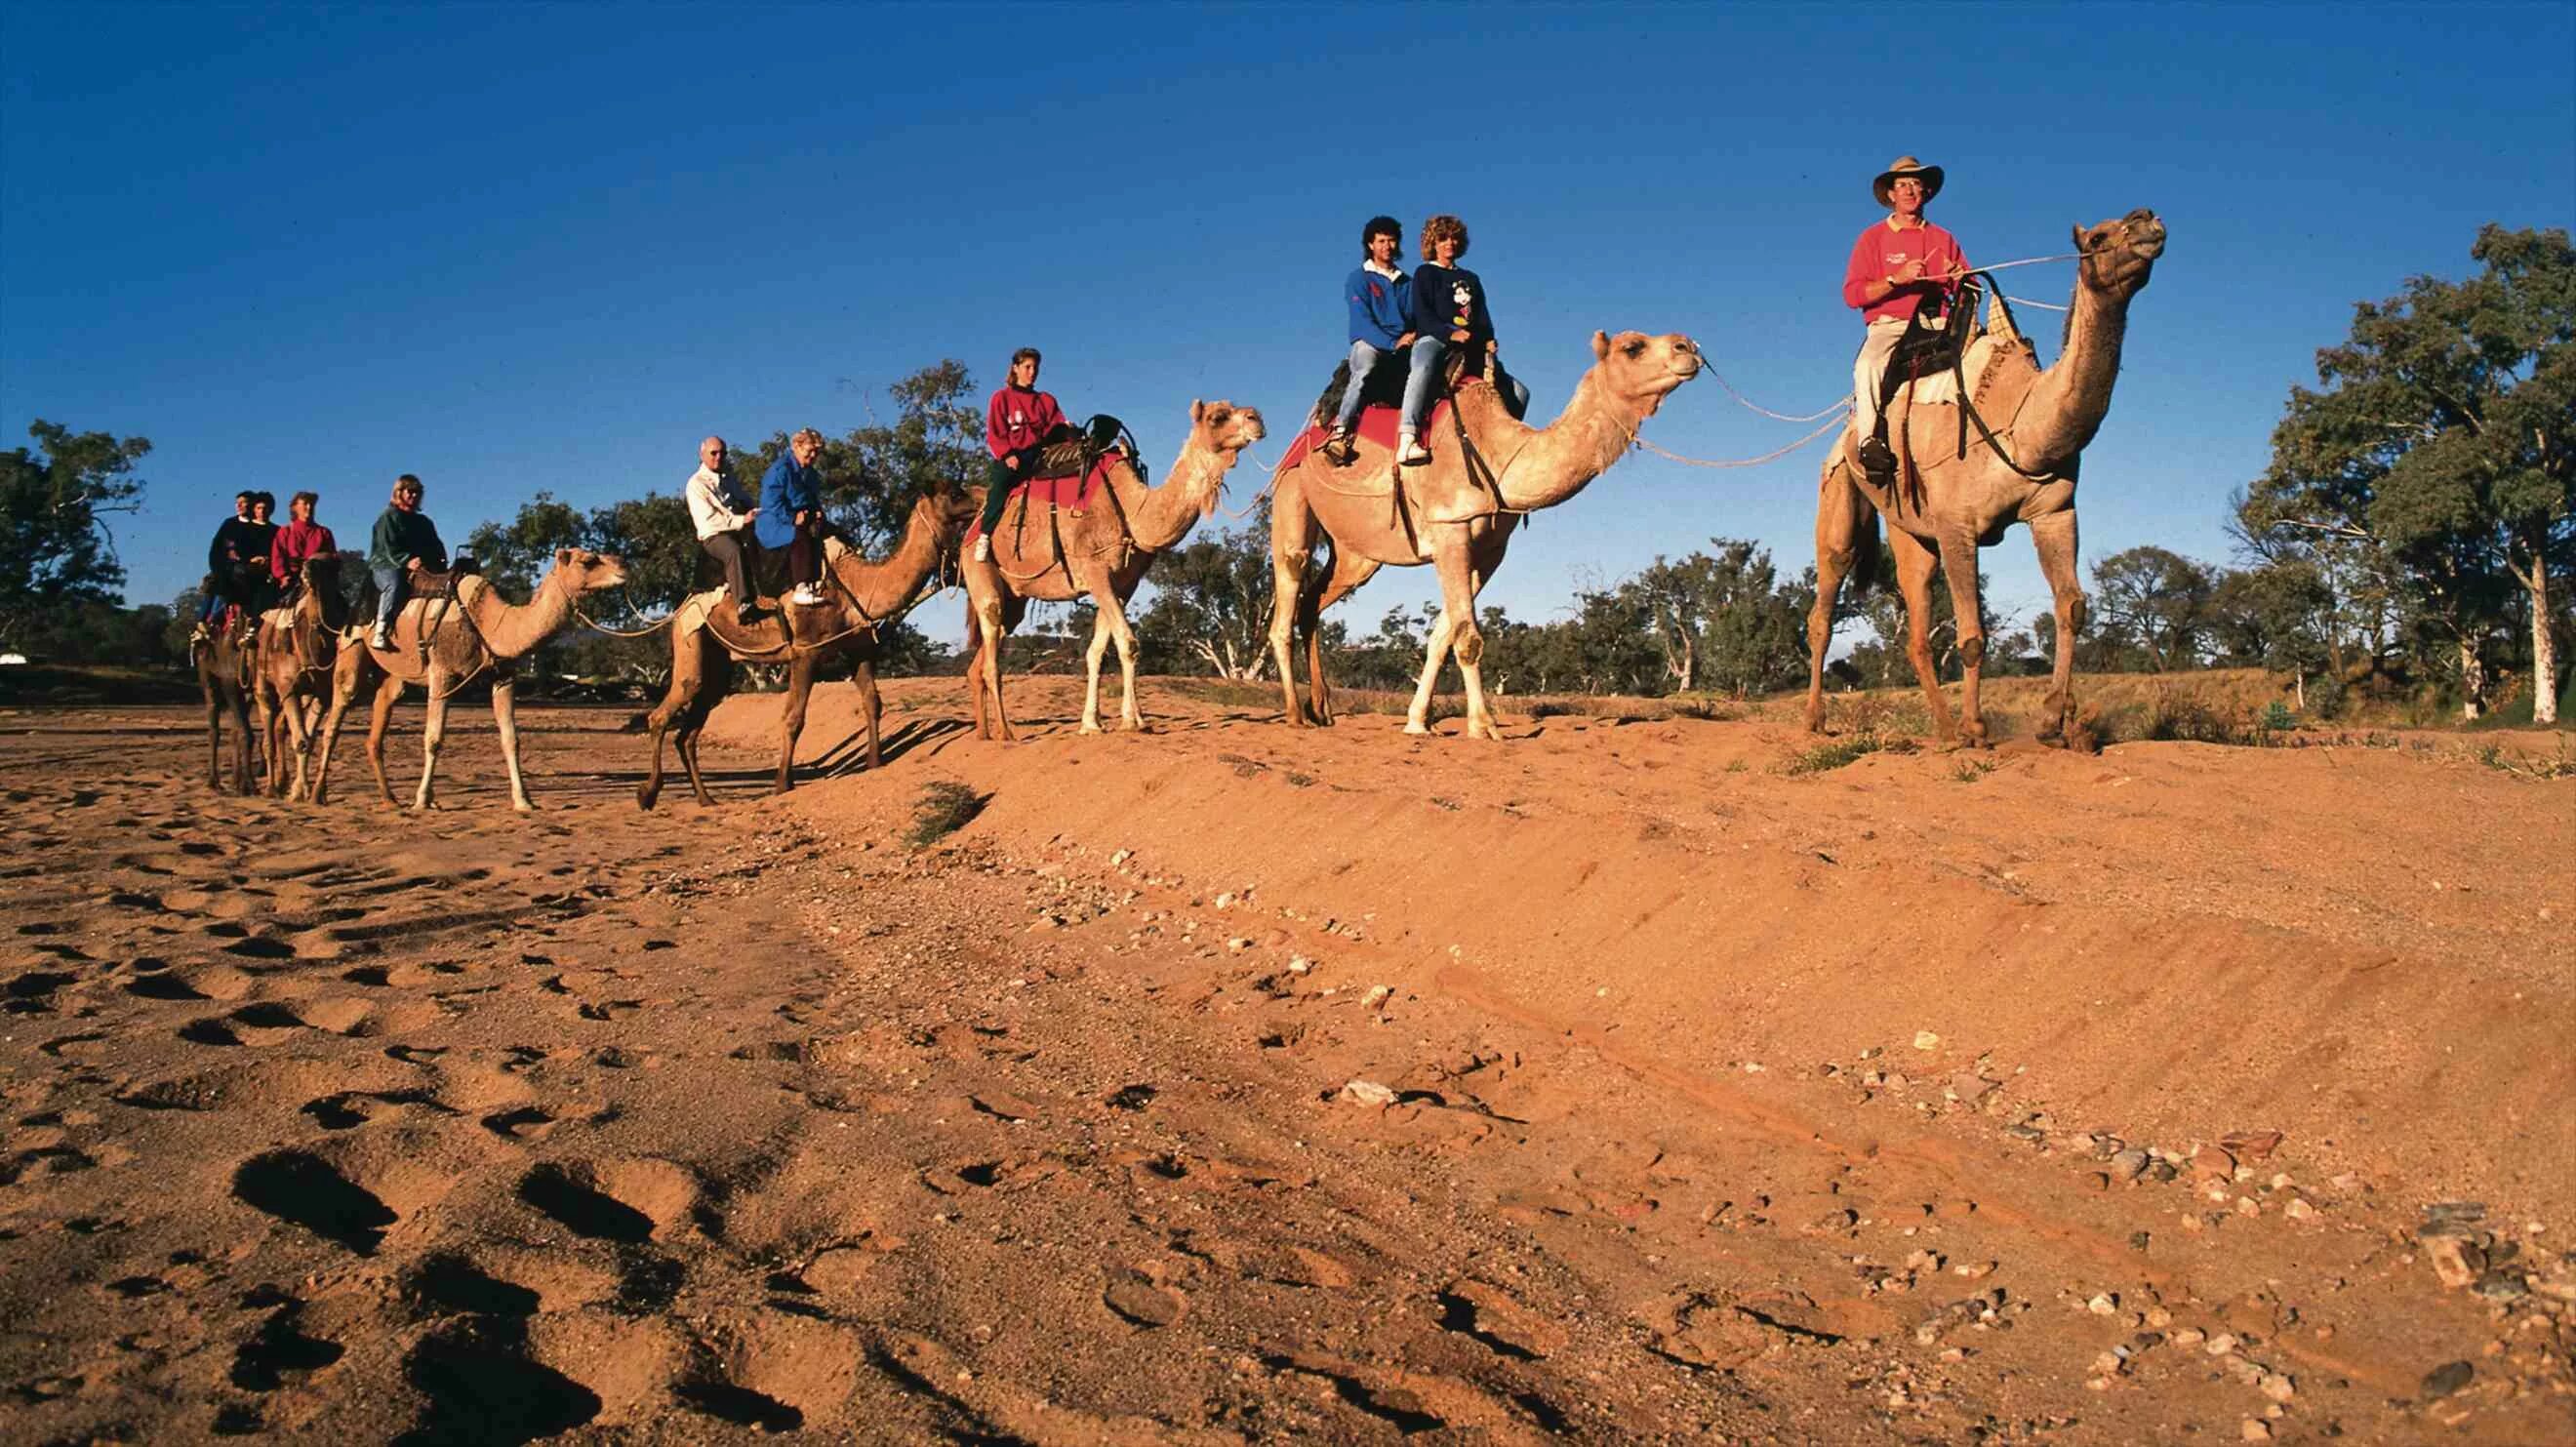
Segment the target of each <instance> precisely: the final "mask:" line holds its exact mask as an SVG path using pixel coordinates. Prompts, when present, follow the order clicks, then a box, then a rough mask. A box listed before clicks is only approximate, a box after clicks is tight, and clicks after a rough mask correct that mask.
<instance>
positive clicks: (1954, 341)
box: [1841, 297, 2040, 475]
mask: <svg viewBox="0 0 2576 1447" xmlns="http://www.w3.org/2000/svg"><path fill="white" fill-rule="evenodd" d="M1988 320H1989V322H1990V323H1995V324H1993V325H1981V324H1980V323H1979V322H1978V320H1977V318H1976V317H1975V315H1974V314H1973V313H1972V312H1970V311H1969V310H1968V309H1967V308H1965V307H1962V308H1959V309H1957V310H1956V311H1955V312H1954V313H1953V321H1952V324H1951V325H1950V326H1949V327H1947V328H1946V329H1942V330H1933V329H1929V328H1926V329H1923V331H1922V335H1924V336H1929V337H1931V338H1934V339H1935V340H1933V341H1931V342H1925V343H1919V344H1917V346H1918V350H1917V351H1916V353H1915V355H1914V357H1913V359H1912V360H1909V359H1908V358H1907V353H1906V348H1907V343H1908V342H1911V341H1913V339H1914V338H1915V336H1916V335H1917V333H1916V332H1915V331H1914V330H1913V329H1909V330H1908V332H1907V339H1906V341H1902V342H1899V343H1898V346H1897V351H1896V354H1895V356H1894V357H1892V358H1891V359H1890V361H1889V364H1888V368H1887V382H1886V390H1885V391H1884V392H1883V393H1882V407H1883V410H1884V415H1885V417H1886V419H1887V445H1888V446H1889V447H1891V448H1893V449H1895V451H1896V455H1897V459H1898V463H1899V466H1900V467H1901V468H1903V469H1904V470H1907V471H1913V472H1918V473H1919V471H1920V468H1919V467H1918V466H1916V464H1915V461H1914V454H1915V453H1916V452H1917V451H1920V452H1921V453H1922V454H1923V458H1924V461H1925V462H1926V463H1928V464H1930V465H1933V466H1938V465H1940V464H1941V463H1942V462H1945V461H1955V460H1956V459H1958V458H1959V457H1961V456H1964V455H1965V453H1966V449H1967V448H1969V447H1971V446H1980V445H1982V443H1981V442H1980V441H1979V439H1978V437H1977V433H1976V430H1975V428H1974V426H1973V425H1972V424H1971V423H1970V422H1969V420H1968V416H1967V413H1966V411H1965V410H1964V409H1962V408H1961V407H1960V406H1959V400H1960V391H1959V388H1960V384H1961V383H1962V382H1963V381H1964V382H1965V383H1966V385H1967V398H1968V401H1969V403H1970V404H1971V405H1972V406H1974V407H1975V408H1976V411H1977V415H1978V416H1980V417H1982V418H1984V419H1985V422H1986V425H1987V426H1989V427H1993V428H1996V429H2002V428H2005V427H2008V426H2010V425H2011V422H2012V418H2013V415H2014V414H2015V413H2016V412H2017V411H2018V410H2019V409H2020V407H2021V403H2022V399H2023V398H2024V397H2026V396H2028V395H2029V394H2030V388H2031V384H2032V383H2034V382H2036V381H2038V380H2039V371H2040V369H2039V359H2038V356H2037V354H2036V352H2035V351H2034V350H2033V348H2032V347H2031V344H2030V340H2029V339H2028V338H2026V337H2024V336H2023V335H2022V334H2021V331H2020V329H2019V328H2018V327H2016V326H2015V325H2014V324H2013V320H2012V314H2011V312H2010V310H2009V309H2008V308H2005V307H2004V306H2003V302H2002V299H2001V298H2000V297H1998V298H1996V299H1995V301H1994V303H1993V305H1992V307H1990V309H1989V316H1988ZM1951 334H1955V335H1951ZM1935 362H1938V364H1939V366H1938V369H1937V370H1935V369H1934V366H1933V363H1935ZM1918 367H1919V368H1920V370H1917V368H1918ZM1925 408H1935V409H1940V410H1938V411H1931V412H1924V413H1923V415H1922V416H1920V417H1918V416H1916V413H1917V412H1918V411H1921V410H1922V409H1925ZM1927 428H1928V430H1927ZM1859 448H1860V436H1859V433H1858V431H1857V430H1856V429H1851V428H1846V429H1845V430H1844V433H1843V445H1842V450H1841V455H1842V458H1843V460H1844V462H1845V464H1846V465H1847V466H1848V467H1849V468H1850V469H1851V471H1852V472H1853V473H1854V474H1855V475H1859V474H1860V473H1861V472H1862V471H1863V469H1862V468H1861V465H1860V454H1859Z"/></svg>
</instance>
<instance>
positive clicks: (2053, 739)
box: [2030, 508, 2087, 745]
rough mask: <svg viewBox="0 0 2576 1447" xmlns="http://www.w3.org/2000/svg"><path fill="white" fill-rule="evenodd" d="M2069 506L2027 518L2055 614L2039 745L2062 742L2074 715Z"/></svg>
mask: <svg viewBox="0 0 2576 1447" xmlns="http://www.w3.org/2000/svg"><path fill="white" fill-rule="evenodd" d="M2075 531H2076V529H2075V510H2074V509H2073V508H2068V509H2067V510H2066V511H2064V512H2053V513H2050V514H2048V515H2047V516H2045V517H2038V518H2033V519H2031V524H2030V541H2031V546H2033V547H2034V548H2036V549H2038V550H2039V570H2040V572H2041V573H2042V574H2044V575H2045V576H2046V577H2047V578H2048V593H2049V597H2050V599H2051V601H2052V602H2053V603H2054V605H2055V609H2056V614H2057V662H2056V666H2055V667H2054V668H2053V669H2052V670H2050V673H2049V679H2048V698H2047V700H2046V701H2045V702H2044V703H2043V704H2042V705H2041V707H2040V718H2039V738H2040V742H2042V743H2049V744H2061V745H2062V744H2064V743H2065V742H2066V725H2067V723H2068V722H2069V721H2070V720H2072V719H2073V718H2074V716H2075V635H2076V634H2078V633H2080V632H2082V631H2084V615H2085V613H2086V611H2087V610H2086V608H2085V606H2084V585H2083V583H2081V582H2080V581H2078V580H2077V578H2076V576H2075Z"/></svg>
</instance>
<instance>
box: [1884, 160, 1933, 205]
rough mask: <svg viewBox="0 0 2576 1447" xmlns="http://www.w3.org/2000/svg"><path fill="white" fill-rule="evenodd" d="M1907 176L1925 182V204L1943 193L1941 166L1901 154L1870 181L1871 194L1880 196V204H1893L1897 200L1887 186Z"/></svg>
mask: <svg viewBox="0 0 2576 1447" xmlns="http://www.w3.org/2000/svg"><path fill="white" fill-rule="evenodd" d="M1906 176H1911V177H1913V178H1914V179H1915V180H1917V181H1920V182H1922V183H1923V200H1924V203H1925V204H1927V205H1929V204H1930V203H1931V200H1932V198H1933V197H1935V196H1938V195H1940V194H1941V168H1940V167H1938V166H1927V165H1924V164H1923V163H1922V162H1921V161H1918V160H1916V159H1914V158H1913V157H1912V156H1899V157H1897V158H1896V159H1895V160H1894V161H1893V162H1891V163H1889V165H1888V168H1887V169H1886V170H1884V171H1881V172H1879V173H1878V179H1877V180H1875V181H1872V182H1870V183H1869V194H1871V195H1873V196H1875V197H1877V198H1878V204H1879V205H1881V206H1893V205H1895V204H1896V202H1895V199H1894V198H1893V197H1891V196H1889V195H1888V191H1887V188H1888V187H1890V186H1893V185H1895V184H1896V183H1897V181H1898V180H1899V179H1901V178H1903V177H1906Z"/></svg>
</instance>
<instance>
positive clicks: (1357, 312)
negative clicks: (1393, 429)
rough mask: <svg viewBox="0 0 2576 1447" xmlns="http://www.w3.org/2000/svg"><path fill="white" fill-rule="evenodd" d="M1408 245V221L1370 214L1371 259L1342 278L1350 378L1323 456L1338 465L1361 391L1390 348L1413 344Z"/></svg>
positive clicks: (1363, 243)
mask: <svg viewBox="0 0 2576 1447" xmlns="http://www.w3.org/2000/svg"><path fill="white" fill-rule="evenodd" d="M1403 250H1404V223H1402V222H1400V221H1398V220H1396V219H1395V218H1394V217H1392V216H1372V217H1370V218H1369V219H1368V224H1367V225H1366V226H1363V227H1361V228H1360V252H1361V254H1362V255H1363V256H1365V257H1366V258H1367V260H1365V261H1362V262H1361V263H1360V264H1359V269H1358V270H1356V271H1353V272H1352V273H1351V275H1350V279H1349V280H1347V281H1345V282H1343V283H1342V296H1343V299H1344V300H1345V301H1347V302H1349V303H1350V309H1351V383H1350V386H1349V387H1347V388H1345V389H1344V390H1343V392H1342V409H1341V411H1340V412H1339V413H1337V414H1336V415H1335V416H1334V418H1333V435H1332V436H1331V437H1330V438H1327V439H1326V440H1325V442H1324V455H1325V456H1326V457H1329V458H1331V459H1332V461H1333V465H1334V466H1335V467H1347V466H1349V465H1350V461H1351V457H1352V454H1353V449H1352V447H1351V424H1352V423H1353V422H1354V421H1356V420H1358V418H1359V415H1360V392H1361V389H1362V388H1363V387H1364V386H1365V385H1366V383H1367V382H1368V376H1369V373H1370V372H1372V371H1374V370H1376V368H1377V364H1378V362H1379V360H1380V359H1381V358H1383V357H1385V356H1386V355H1387V354H1388V353H1390V352H1399V351H1402V350H1403V349H1405V348H1406V347H1409V346H1411V345H1413V327H1412V325H1411V322H1410V320H1409V318H1410V317H1411V316H1412V314H1413V303H1412V295H1413V278H1411V277H1409V276H1406V275H1405V274H1404V271H1403V269H1402V268H1401V267H1398V266H1397V265H1396V264H1395V258H1396V254H1397V253H1399V252H1401V251H1403Z"/></svg>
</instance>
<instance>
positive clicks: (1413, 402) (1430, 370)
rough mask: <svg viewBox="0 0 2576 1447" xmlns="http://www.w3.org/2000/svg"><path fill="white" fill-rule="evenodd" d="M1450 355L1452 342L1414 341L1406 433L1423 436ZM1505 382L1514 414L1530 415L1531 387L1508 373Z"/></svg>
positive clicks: (1407, 381)
mask: <svg viewBox="0 0 2576 1447" xmlns="http://www.w3.org/2000/svg"><path fill="white" fill-rule="evenodd" d="M1448 355H1449V343H1448V342H1446V341H1444V340H1442V339H1440V338H1438V337H1416V338H1414V339H1413V374H1412V375H1411V376H1409V377H1406V378H1405V379H1404V422H1403V430H1404V431H1406V432H1408V433H1412V434H1415V435H1417V436H1418V435H1420V433H1421V431H1422V419H1423V416H1424V415H1425V414H1427V413H1428V412H1430V410H1431V391H1432V389H1433V388H1435V387H1437V386H1439V385H1440V366H1441V362H1442V360H1443V359H1444V358H1446V357H1447V356H1448ZM1504 380H1505V381H1508V382H1509V383H1511V386H1512V396H1511V409H1512V415H1513V416H1515V417H1518V416H1520V415H1522V414H1523V413H1526V412H1528V411H1529V400H1530V390H1529V384H1528V383H1525V382H1523V381H1522V380H1521V379H1520V378H1518V377H1513V376H1509V375H1508V374H1507V375H1506V376H1505V378H1504Z"/></svg>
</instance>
